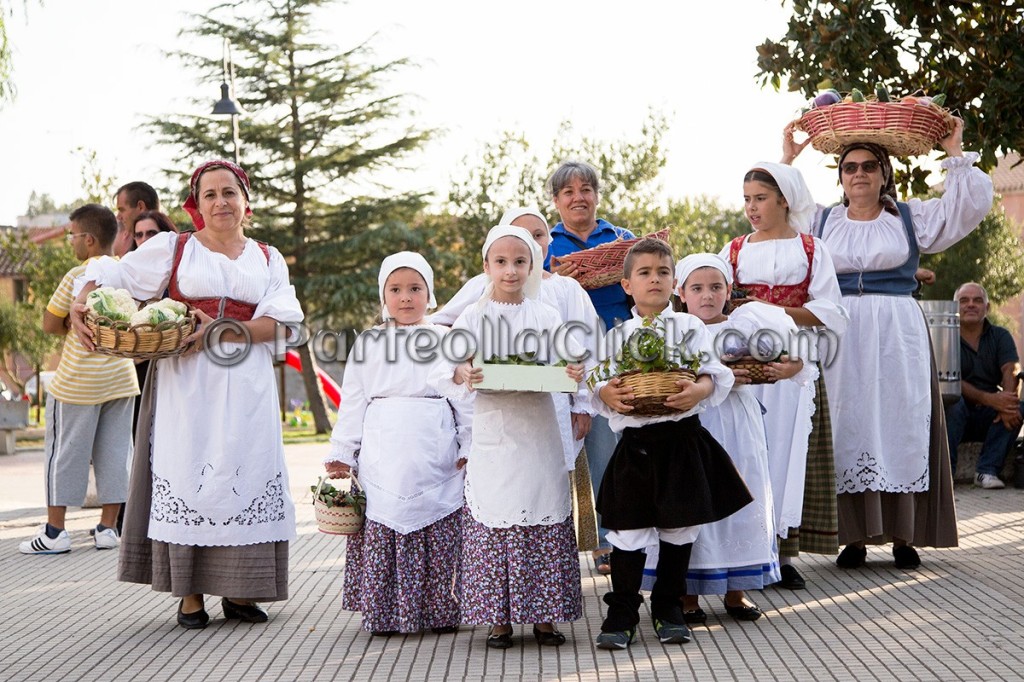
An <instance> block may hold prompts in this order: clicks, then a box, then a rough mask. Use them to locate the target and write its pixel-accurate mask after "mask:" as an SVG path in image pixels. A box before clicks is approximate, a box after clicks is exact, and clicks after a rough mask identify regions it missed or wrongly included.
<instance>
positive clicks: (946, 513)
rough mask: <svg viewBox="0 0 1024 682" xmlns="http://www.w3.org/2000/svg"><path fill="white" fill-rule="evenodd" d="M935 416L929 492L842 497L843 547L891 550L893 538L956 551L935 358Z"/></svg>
mask: <svg viewBox="0 0 1024 682" xmlns="http://www.w3.org/2000/svg"><path fill="white" fill-rule="evenodd" d="M931 376H932V382H931V399H932V415H931V429H930V431H929V434H928V436H929V445H930V447H929V449H928V490H926V491H924V492H920V493H887V492H880V491H877V490H868V491H865V492H862V493H843V494H841V495H839V496H838V497H839V542H840V543H841V544H844V545H848V544H850V543H851V542H860V541H864V542H867V543H869V544H886V543H888V542H892V540H893V538H899V539H901V540H906V541H907V543H909V544H911V545H915V546H917V547H956V546H957V544H958V537H957V528H956V503H955V502H954V500H953V474H952V471H951V470H950V465H949V438H948V436H947V435H946V413H945V410H944V409H943V406H942V394H941V392H940V391H939V381H938V377H937V375H936V372H935V353H934V351H933V352H932V373H931Z"/></svg>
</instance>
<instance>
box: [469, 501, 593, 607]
mask: <svg viewBox="0 0 1024 682" xmlns="http://www.w3.org/2000/svg"><path fill="white" fill-rule="evenodd" d="M462 519H463V523H462V528H463V539H462V579H461V581H460V582H461V596H462V599H461V606H462V619H463V622H465V623H473V624H479V623H490V624H503V623H554V622H564V621H572V620H576V619H578V618H579V617H580V616H582V615H583V604H582V594H581V590H580V558H579V553H578V551H577V549H576V533H575V530H574V529H573V522H572V516H571V515H570V516H569V517H568V518H566V519H565V520H564V521H562V522H561V523H556V524H552V525H544V526H512V527H510V528H488V527H487V526H485V525H483V524H482V523H480V522H479V521H477V520H476V519H474V518H473V515H472V513H471V512H470V511H469V509H468V508H463V516H462Z"/></svg>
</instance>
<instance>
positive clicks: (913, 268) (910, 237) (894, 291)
mask: <svg viewBox="0 0 1024 682" xmlns="http://www.w3.org/2000/svg"><path fill="white" fill-rule="evenodd" d="M832 208H833V207H832V206H829V207H828V208H826V209H825V210H824V212H823V213H822V215H821V223H820V224H819V225H818V235H817V236H818V239H822V240H823V241H824V239H823V236H822V235H823V234H824V232H825V221H826V220H828V214H829V213H830V212H831V211H832ZM896 208H898V209H899V211H900V217H901V218H902V219H903V227H904V229H905V230H906V231H907V243H908V245H909V246H910V255H909V256H907V260H906V262H905V263H904V264H903V265H900V266H899V267H896V268H892V269H890V270H871V271H868V272H844V273H837V275H836V276H837V277H838V278H839V289H840V291H842V293H843V296H860V295H862V294H883V295H886V296H910V295H912V294H913V293H914V292H915V291H917V280H916V279H914V275H915V274H916V273H917V266H918V265H919V264H920V262H921V251H920V250H919V249H918V248H917V237H916V236H915V235H914V223H913V221H912V220H911V218H910V205H909V204H906V203H904V202H902V201H898V202H896ZM825 245H826V246H828V243H827V242H826V244H825Z"/></svg>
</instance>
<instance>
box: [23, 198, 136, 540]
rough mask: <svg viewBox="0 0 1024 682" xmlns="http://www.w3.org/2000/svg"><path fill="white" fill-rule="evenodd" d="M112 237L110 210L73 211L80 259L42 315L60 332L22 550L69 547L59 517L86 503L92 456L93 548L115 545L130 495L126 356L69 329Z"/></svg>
mask: <svg viewBox="0 0 1024 682" xmlns="http://www.w3.org/2000/svg"><path fill="white" fill-rule="evenodd" d="M116 236H117V218H116V217H115V216H114V213H113V212H112V211H111V210H110V209H108V208H105V207H103V206H100V205H98V204H86V205H85V206H81V207H79V208H77V209H75V211H74V212H72V214H71V228H70V232H69V233H68V235H67V238H68V241H70V242H71V247H72V248H73V249H74V252H75V256H76V257H77V258H78V259H79V260H81V261H83V262H82V264H81V265H78V266H76V267H74V268H72V269H71V270H69V271H68V273H67V274H66V275H64V279H62V280H61V283H60V285H59V286H58V287H57V290H56V291H55V292H54V293H53V296H52V297H51V298H50V302H49V303H48V304H47V306H46V312H45V313H44V314H43V330H44V331H46V332H47V333H49V334H56V335H59V336H64V337H65V338H64V350H63V351H62V353H61V357H60V364H59V365H58V366H57V372H56V374H55V375H54V378H53V382H52V383H51V384H50V391H49V394H48V395H47V397H46V438H45V455H46V517H47V522H46V525H45V526H43V528H42V530H40V532H39V534H38V535H36V536H35V537H34V538H32V539H31V540H26V541H24V542H22V543H21V545H20V546H19V548H18V549H19V550H20V551H21V552H22V553H23V554H63V553H65V552H70V551H71V538H70V536H69V535H68V532H67V531H66V530H65V529H64V520H65V515H66V513H67V508H68V505H73V506H81V505H82V504H83V503H84V502H85V494H86V488H87V486H88V480H89V463H90V461H91V462H92V466H93V469H94V471H95V474H96V493H97V497H98V498H99V501H100V504H101V505H102V510H101V512H100V523H99V525H98V526H96V532H95V534H94V542H95V544H96V549H114V548H116V547H117V546H118V545H119V544H120V537H119V536H118V533H117V530H116V529H115V527H114V526H115V525H116V523H117V514H118V511H119V510H120V507H121V505H122V504H123V503H124V501H125V499H126V498H127V495H128V463H129V461H130V455H131V450H132V408H133V405H134V398H135V396H136V395H138V394H139V382H138V379H137V378H136V376H135V367H134V363H133V362H132V361H131V360H129V359H127V358H118V357H114V356H110V355H100V354H99V353H94V352H90V351H87V350H85V348H83V347H82V345H81V343H80V342H79V340H78V336H77V335H75V334H68V333H67V331H68V327H67V321H68V313H69V312H70V311H71V305H72V303H73V302H74V300H75V297H76V296H77V295H78V293H79V291H80V290H81V288H82V286H83V284H84V282H83V281H82V275H83V274H84V273H85V266H86V264H87V263H88V262H89V261H90V260H92V259H93V258H98V257H100V256H110V255H113V246H114V239H115V238H116Z"/></svg>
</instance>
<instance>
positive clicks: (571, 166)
mask: <svg viewBox="0 0 1024 682" xmlns="http://www.w3.org/2000/svg"><path fill="white" fill-rule="evenodd" d="M576 179H579V180H581V181H582V182H583V184H585V185H590V186H591V187H593V188H594V191H595V192H596V193H598V194H600V193H601V180H600V178H598V176H597V169H596V168H594V167H593V166H591V165H590V164H589V163H587V162H586V161H563V162H562V163H561V164H560V165H559V166H558V168H556V169H555V172H554V173H552V174H551V177H550V178H548V182H547V191H548V196H550V197H551V198H552V199H554V198H555V197H556V196H558V193H559V192H561V191H562V189H563V188H564V187H565V186H566V185H568V184H569V183H570V182H572V181H573V180H576Z"/></svg>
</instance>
